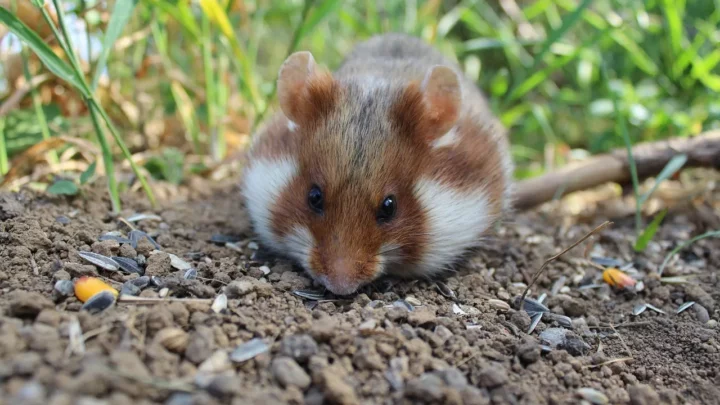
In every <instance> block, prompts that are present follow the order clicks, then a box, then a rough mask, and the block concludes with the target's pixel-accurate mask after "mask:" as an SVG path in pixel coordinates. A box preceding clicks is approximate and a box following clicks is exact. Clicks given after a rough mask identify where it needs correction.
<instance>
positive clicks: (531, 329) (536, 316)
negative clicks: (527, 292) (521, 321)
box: [527, 312, 544, 335]
mask: <svg viewBox="0 0 720 405" xmlns="http://www.w3.org/2000/svg"><path fill="white" fill-rule="evenodd" d="M543 314H544V312H538V313H536V314H534V315H533V316H532V317H531V318H530V319H531V322H530V327H529V328H528V331H527V333H528V335H529V334H531V333H533V332H534V331H535V328H537V326H538V324H539V323H540V320H541V319H542V317H543Z"/></svg>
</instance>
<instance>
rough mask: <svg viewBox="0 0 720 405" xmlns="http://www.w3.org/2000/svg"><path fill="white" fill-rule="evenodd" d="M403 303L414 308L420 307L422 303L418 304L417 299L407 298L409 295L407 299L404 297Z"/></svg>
mask: <svg viewBox="0 0 720 405" xmlns="http://www.w3.org/2000/svg"><path fill="white" fill-rule="evenodd" d="M405 301H406V302H407V303H408V304H410V305H412V306H415V307H417V306H420V305H422V302H420V300H419V299H417V298H415V297H412V296H409V295H408V296H407V297H405Z"/></svg>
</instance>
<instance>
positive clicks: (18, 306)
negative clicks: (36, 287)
mask: <svg viewBox="0 0 720 405" xmlns="http://www.w3.org/2000/svg"><path fill="white" fill-rule="evenodd" d="M7 298H8V301H10V315H11V316H14V317H16V318H35V317H36V316H37V314H39V313H40V311H42V310H43V309H49V308H53V307H54V305H53V303H52V301H50V300H49V299H48V298H46V297H45V296H44V295H41V294H38V293H35V292H27V291H22V290H15V291H12V292H11V293H9V294H8V295H7Z"/></svg>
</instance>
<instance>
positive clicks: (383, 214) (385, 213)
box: [376, 195, 397, 223]
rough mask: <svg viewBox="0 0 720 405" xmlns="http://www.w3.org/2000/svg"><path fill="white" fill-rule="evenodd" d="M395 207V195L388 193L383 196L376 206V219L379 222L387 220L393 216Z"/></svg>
mask: <svg viewBox="0 0 720 405" xmlns="http://www.w3.org/2000/svg"><path fill="white" fill-rule="evenodd" d="M396 209H397V201H396V200H395V196H393V195H389V196H387V197H385V199H384V200H383V202H382V203H381V204H380V207H379V208H378V212H377V214H376V217H377V221H378V222H380V223H383V222H389V221H390V220H392V219H393V218H394V217H395V210H396Z"/></svg>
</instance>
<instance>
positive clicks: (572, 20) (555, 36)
mask: <svg viewBox="0 0 720 405" xmlns="http://www.w3.org/2000/svg"><path fill="white" fill-rule="evenodd" d="M591 2H592V0H583V1H582V3H580V5H578V6H577V8H575V10H573V11H572V12H571V13H570V14H568V16H567V17H566V18H565V19H564V20H563V23H562V25H561V26H560V28H558V29H556V30H553V31H552V32H550V35H548V37H547V38H545V42H543V44H542V47H540V52H538V54H537V55H535V60H534V61H533V65H532V68H531V69H530V71H534V70H535V69H536V68H537V67H538V66H540V63H542V60H543V58H544V57H545V54H546V53H547V52H548V51H549V50H550V47H551V46H552V45H553V44H554V43H556V42H558V41H559V40H560V39H561V38H562V37H563V36H564V35H565V34H566V33H567V32H568V31H569V30H570V28H572V27H573V26H574V25H575V24H576V23H577V22H578V21H580V18H581V17H582V14H583V11H585V9H586V8H587V7H588V6H589V5H590V3H591Z"/></svg>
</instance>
